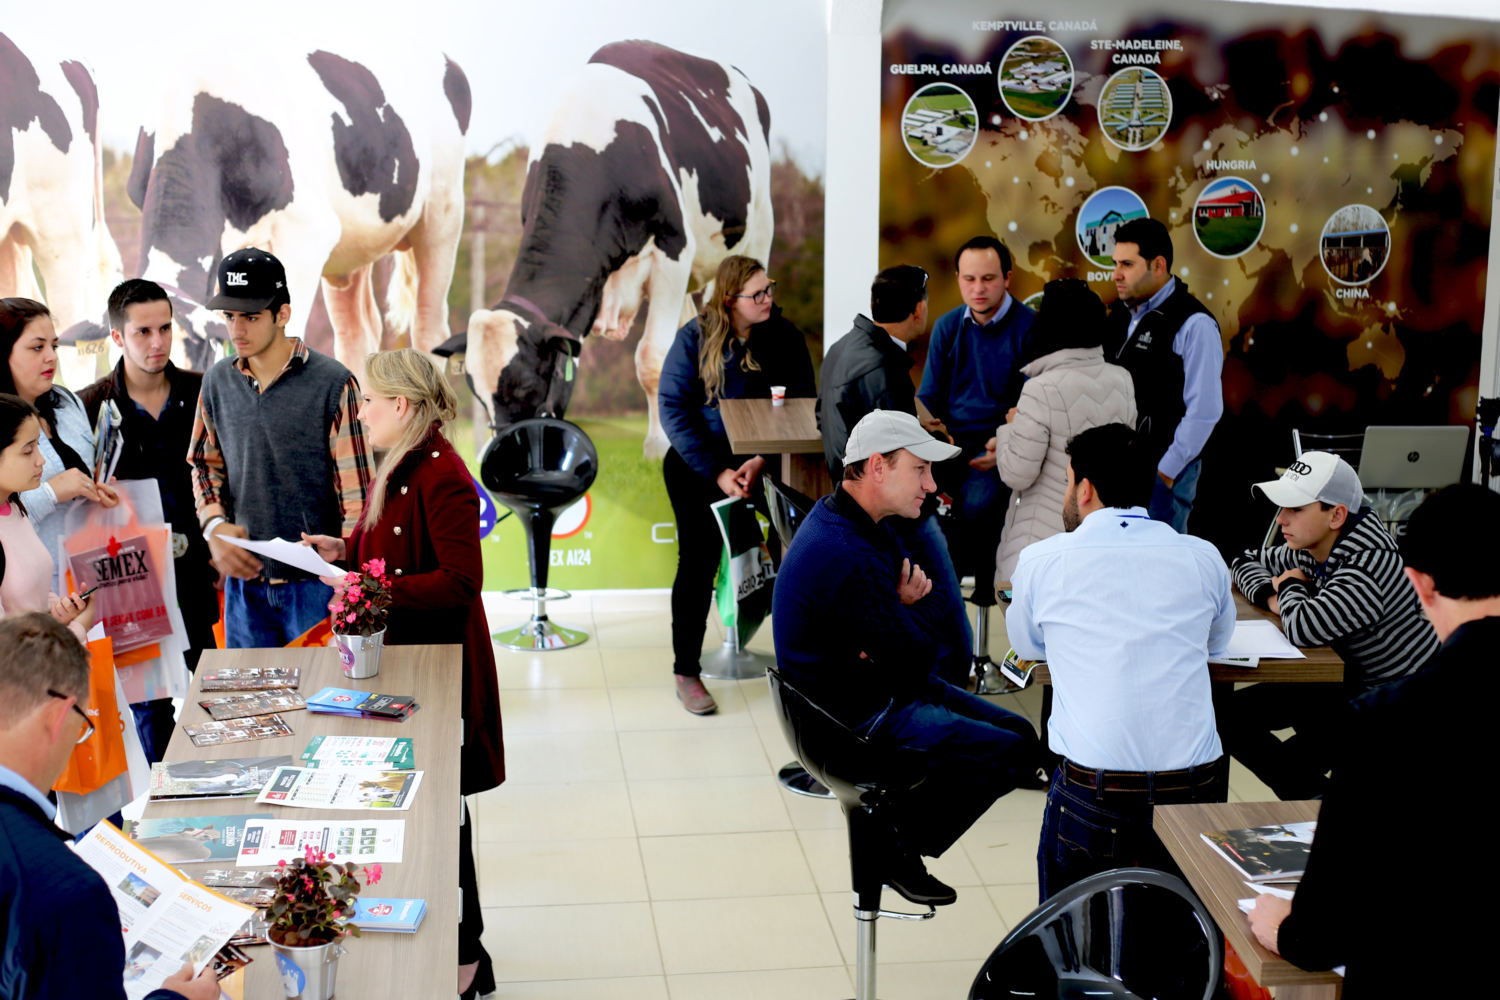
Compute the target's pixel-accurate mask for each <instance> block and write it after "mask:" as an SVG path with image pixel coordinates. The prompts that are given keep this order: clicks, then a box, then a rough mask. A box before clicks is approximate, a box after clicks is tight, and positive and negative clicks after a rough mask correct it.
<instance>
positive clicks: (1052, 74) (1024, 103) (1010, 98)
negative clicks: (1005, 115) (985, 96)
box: [995, 35, 1073, 122]
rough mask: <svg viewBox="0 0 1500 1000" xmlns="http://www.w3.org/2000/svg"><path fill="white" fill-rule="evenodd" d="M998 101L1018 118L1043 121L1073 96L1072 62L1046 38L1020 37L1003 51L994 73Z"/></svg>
mask: <svg viewBox="0 0 1500 1000" xmlns="http://www.w3.org/2000/svg"><path fill="white" fill-rule="evenodd" d="M995 79H996V80H997V81H998V83H999V87H1000V100H1002V101H1004V102H1005V106H1006V107H1007V108H1010V113H1011V114H1013V115H1015V116H1016V117H1017V118H1024V119H1026V120H1027V121H1031V122H1040V121H1046V120H1047V119H1048V118H1051V117H1052V116H1053V115H1055V114H1057V113H1058V112H1059V111H1061V110H1062V109H1063V105H1064V104H1067V103H1068V98H1069V97H1070V96H1071V95H1072V93H1073V60H1072V59H1071V58H1069V56H1068V52H1067V50H1066V49H1064V48H1063V47H1062V46H1061V45H1059V44H1057V43H1056V42H1054V41H1053V40H1052V39H1050V38H1048V37H1047V36H1046V35H1032V36H1031V37H1030V38H1023V39H1021V40H1020V41H1019V42H1017V43H1016V44H1014V45H1012V46H1011V47H1010V48H1009V49H1007V50H1006V52H1005V56H1004V57H1003V58H1002V59H1001V60H1000V67H999V68H998V69H997V70H996V71H995Z"/></svg>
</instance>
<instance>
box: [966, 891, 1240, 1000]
mask: <svg viewBox="0 0 1500 1000" xmlns="http://www.w3.org/2000/svg"><path fill="white" fill-rule="evenodd" d="M1223 967H1224V951H1223V947H1222V946H1221V938H1220V935H1219V929H1218V927H1216V926H1215V925H1214V922H1213V919H1212V918H1211V917H1210V916H1209V915H1208V911H1207V910H1206V909H1205V908H1204V906H1203V903H1202V902H1200V901H1199V899H1198V897H1197V896H1195V895H1193V893H1192V890H1190V889H1189V888H1188V887H1187V886H1186V885H1183V883H1182V880H1181V879H1179V878H1177V877H1175V876H1173V875H1168V874H1166V873H1165V872H1159V871H1153V870H1152V869H1149V868H1117V869H1115V870H1114V871H1107V872H1100V873H1099V874H1098V875H1091V876H1089V877H1088V878H1086V879H1083V880H1082V881H1080V882H1076V883H1074V884H1073V885H1070V886H1068V887H1067V888H1066V889H1064V890H1063V891H1062V892H1060V893H1058V894H1057V895H1055V896H1053V897H1052V898H1051V899H1049V900H1047V901H1046V902H1045V903H1043V904H1042V905H1041V906H1039V907H1037V908H1036V909H1035V910H1033V911H1032V912H1031V914H1030V915H1029V916H1028V917H1026V919H1024V920H1022V921H1021V922H1020V923H1019V924H1017V925H1016V927H1015V928H1014V929H1013V930H1012V931H1011V932H1010V933H1009V934H1007V935H1005V938H1004V940H1002V941H1001V942H1000V944H999V945H998V946H997V947H996V948H995V950H994V952H992V953H991V954H990V957H989V959H988V960H987V961H986V962H985V963H984V967H983V968H982V969H980V970H979V975H978V977H976V978H975V980H974V985H973V986H972V987H971V988H970V990H969V1000H1001V998H1007V1000H1009V998H1013V997H1023V996H1024V997H1046V998H1052V997H1056V998H1058V1000H1075V998H1076V1000H1083V998H1094V997H1107V998H1112V1000H1137V998H1142V1000H1144V998H1157V1000H1196V998H1199V997H1201V998H1203V1000H1208V998H1209V997H1211V996H1213V995H1214V991H1215V989H1216V988H1217V986H1218V982H1219V975H1220V972H1221V970H1222V969H1223Z"/></svg>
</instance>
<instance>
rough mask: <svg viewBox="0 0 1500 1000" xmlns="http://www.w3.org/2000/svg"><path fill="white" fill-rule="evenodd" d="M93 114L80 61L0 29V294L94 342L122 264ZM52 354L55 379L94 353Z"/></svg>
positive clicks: (77, 370)
mask: <svg viewBox="0 0 1500 1000" xmlns="http://www.w3.org/2000/svg"><path fill="white" fill-rule="evenodd" d="M98 123H99V96H98V93H97V92H96V90H95V89H94V80H93V77H92V76H91V75H90V74H89V71H88V69H86V68H85V67H84V65H83V64H82V63H80V62H76V61H73V60H61V61H58V60H46V59H43V58H42V57H41V56H40V54H37V61H36V62H33V61H32V60H31V59H29V58H28V57H27V56H26V54H25V53H23V52H22V51H21V50H20V49H19V48H17V47H16V45H15V43H14V42H12V41H11V40H10V38H9V37H7V36H6V35H4V34H0V295H4V296H9V295H21V296H25V297H27V298H32V299H40V300H42V301H45V302H46V303H47V307H48V308H49V309H50V310H51V311H52V319H53V323H54V325H55V326H56V327H57V331H58V333H59V334H60V335H61V336H62V338H63V339H64V340H67V341H70V342H71V341H87V342H90V343H91V344H92V345H95V346H99V347H102V346H103V345H104V344H105V343H106V341H104V340H103V339H102V338H103V337H104V335H105V333H106V331H105V328H104V325H103V319H104V301H105V297H106V296H108V294H109V290H110V289H111V288H113V287H114V285H115V283H116V282H118V281H119V280H120V273H121V271H120V252H119V250H118V249H117V248H116V247H115V242H114V240H112V239H111V238H110V235H109V229H108V227H107V226H106V225H105V222H104V195H103V187H102V183H101V173H100V151H99V141H98ZM38 274H40V277H41V284H40V285H39V284H38V282H37V276H38ZM43 286H45V290H46V291H45V294H43ZM59 362H60V364H61V367H62V371H60V372H58V378H57V380H58V382H59V383H60V384H62V385H67V386H72V387H74V388H78V387H81V386H84V385H87V384H88V383H89V382H92V381H93V380H94V366H95V365H96V364H97V357H96V356H95V355H92V354H85V355H83V356H81V357H80V356H79V355H77V354H75V353H74V352H72V351H64V352H62V354H61V356H60V357H59Z"/></svg>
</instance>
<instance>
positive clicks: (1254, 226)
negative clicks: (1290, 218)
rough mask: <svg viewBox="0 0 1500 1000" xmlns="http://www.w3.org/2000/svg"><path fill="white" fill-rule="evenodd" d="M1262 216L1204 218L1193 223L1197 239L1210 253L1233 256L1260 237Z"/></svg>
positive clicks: (1262, 223) (1262, 226)
mask: <svg viewBox="0 0 1500 1000" xmlns="http://www.w3.org/2000/svg"><path fill="white" fill-rule="evenodd" d="M1265 222H1266V220H1265V217H1264V216H1255V217H1251V216H1231V217H1228V218H1218V219H1204V218H1200V219H1198V220H1196V221H1195V222H1194V223H1193V226H1194V228H1195V229H1196V230H1197V232H1198V239H1199V240H1201V241H1202V243H1203V246H1204V248H1205V249H1206V250H1208V251H1209V252H1210V253H1217V254H1222V255H1224V256H1225V257H1234V256H1236V255H1238V254H1241V253H1244V252H1245V251H1246V250H1248V249H1249V248H1250V247H1251V246H1252V245H1254V243H1255V241H1256V240H1258V239H1260V231H1261V229H1262V228H1264V226H1265Z"/></svg>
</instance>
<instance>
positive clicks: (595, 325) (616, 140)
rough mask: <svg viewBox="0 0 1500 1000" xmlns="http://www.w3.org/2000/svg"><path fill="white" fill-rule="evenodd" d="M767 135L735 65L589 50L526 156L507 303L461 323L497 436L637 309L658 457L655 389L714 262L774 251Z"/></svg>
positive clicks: (640, 359) (760, 102) (557, 389)
mask: <svg viewBox="0 0 1500 1000" xmlns="http://www.w3.org/2000/svg"><path fill="white" fill-rule="evenodd" d="M770 128H771V117H770V112H769V109H768V108H767V106H766V101H765V99H764V98H763V97H762V96H761V94H760V92H759V91H758V90H756V89H755V88H754V87H752V86H751V85H750V81H749V80H748V79H746V77H745V75H744V74H743V73H741V72H740V71H739V70H737V69H735V68H734V67H733V66H729V65H726V64H724V63H720V62H714V61H712V60H709V59H702V58H699V57H697V56H693V55H688V54H687V53H685V52H679V51H677V50H675V49H670V48H667V47H666V46H664V45H659V44H656V43H654V42H645V41H626V42H616V43H613V44H610V45H606V46H604V47H603V48H601V49H600V50H599V51H597V52H595V53H594V55H593V56H592V57H591V58H590V60H589V62H588V64H587V65H586V66H584V67H583V69H582V70H581V72H579V73H578V74H577V75H576V76H575V77H574V78H573V79H572V80H571V82H570V83H569V84H568V85H567V86H566V87H565V88H564V89H563V93H562V95H561V98H560V100H559V102H558V105H557V108H556V109H555V111H554V112H553V114H552V117H551V121H550V124H549V125H548V127H547V130H546V132H545V134H544V136H543V137H542V140H541V141H540V142H537V143H536V144H535V145H534V146H532V148H531V156H530V162H529V163H528V165H527V174H526V186H525V190H524V193H523V195H522V206H521V212H522V226H523V231H522V235H521V243H520V248H519V251H518V253H517V257H516V262H515V266H514V268H513V269H512V270H511V273H510V278H509V281H508V282H507V286H506V290H505V295H504V296H503V297H502V298H501V300H500V302H499V304H497V305H496V306H494V307H493V308H492V309H482V310H479V311H478V312H475V313H474V314H473V315H472V316H471V317H470V318H469V327H468V331H467V333H466V337H465V338H464V340H466V346H467V352H468V358H467V368H468V372H469V377H470V380H471V382H472V384H473V385H474V388H475V395H476V396H477V397H478V398H480V399H481V400H484V399H485V397H486V396H488V397H489V399H488V400H487V403H488V404H490V406H491V412H490V418H491V424H492V425H493V426H494V427H496V428H499V427H502V426H504V425H506V424H508V423H510V422H512V421H516V420H521V419H524V418H527V417H531V416H535V415H537V414H538V413H547V414H550V415H552V416H562V415H563V414H564V412H565V411H566V410H567V406H568V400H569V397H570V395H571V393H572V388H573V375H574V370H573V369H574V359H575V358H576V357H577V354H578V351H579V348H580V344H581V342H582V339H583V338H584V337H585V336H587V335H588V334H590V333H599V334H602V335H604V336H606V337H610V338H613V339H623V338H624V337H625V336H626V335H627V334H628V333H629V331H630V328H631V324H632V323H633V322H634V320H635V318H636V314H637V313H638V312H639V310H640V309H641V307H642V305H643V304H644V305H645V306H646V309H647V312H646V318H645V328H644V332H643V333H642V335H641V340H640V344H639V346H638V347H637V348H636V353H635V365H636V375H637V377H638V379H639V380H640V384H641V389H642V390H643V391H644V392H645V394H646V402H647V405H648V407H649V424H648V429H647V435H646V442H645V453H646V456H647V457H648V458H660V457H661V456H662V455H664V454H666V450H667V439H666V435H665V433H663V431H662V428H661V423H660V420H659V418H658V414H657V408H656V389H657V382H658V380H659V378H660V375H661V365H662V360H663V358H664V357H665V356H666V353H667V349H668V348H669V347H671V345H672V338H673V336H674V335H675V334H676V332H677V329H678V327H680V326H681V325H682V324H683V323H685V322H687V320H688V319H689V318H690V317H691V316H692V314H693V311H694V305H693V299H692V294H693V292H695V291H698V290H705V286H706V285H707V284H708V283H709V282H710V280H711V279H712V278H713V275H714V271H715V269H716V268H717V267H718V265H719V262H720V261H721V260H723V259H724V257H725V256H726V255H728V254H736V253H737V254H746V255H749V256H751V257H754V258H756V259H758V260H760V261H765V260H766V257H767V255H768V254H769V252H770V249H771V236H772V233H773V229H774V218H773V212H772V209H771V194H770V174H771V167H770V149H769V146H768V142H767V137H768V135H769V133H770ZM455 346H457V345H455Z"/></svg>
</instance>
